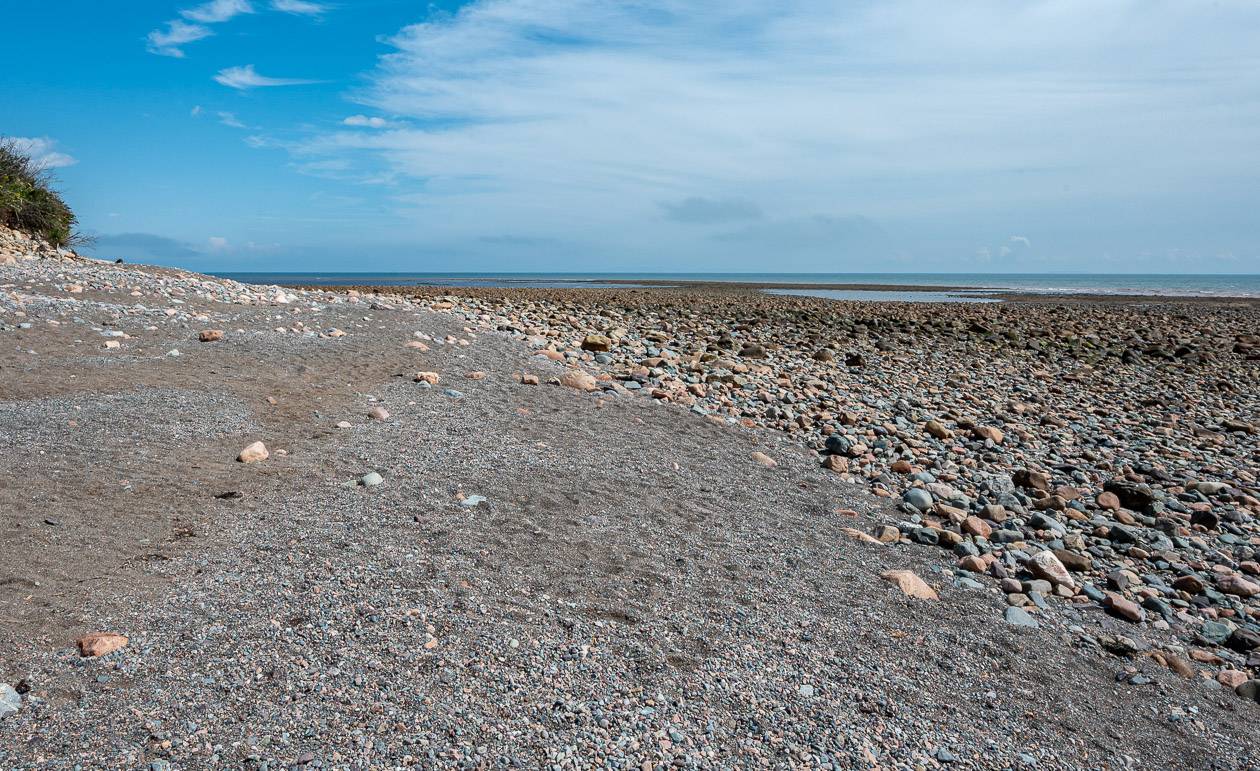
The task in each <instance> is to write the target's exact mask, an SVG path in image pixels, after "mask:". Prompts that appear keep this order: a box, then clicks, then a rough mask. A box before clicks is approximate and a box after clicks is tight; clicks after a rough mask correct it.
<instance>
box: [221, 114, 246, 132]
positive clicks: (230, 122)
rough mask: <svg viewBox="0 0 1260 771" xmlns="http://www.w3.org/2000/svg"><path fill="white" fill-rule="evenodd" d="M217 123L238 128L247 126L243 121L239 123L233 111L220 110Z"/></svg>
mask: <svg viewBox="0 0 1260 771" xmlns="http://www.w3.org/2000/svg"><path fill="white" fill-rule="evenodd" d="M219 123H222V124H223V125H224V126H229V127H231V128H238V129H243V128H248V126H246V125H245V124H244V123H241V121H240V119H239V118H237V117H236V113H234V112H220V113H219Z"/></svg>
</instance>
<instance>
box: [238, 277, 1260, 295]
mask: <svg viewBox="0 0 1260 771" xmlns="http://www.w3.org/2000/svg"><path fill="white" fill-rule="evenodd" d="M218 275H221V276H223V277H224V278H231V279H235V280H237V281H242V282H245V283H251V284H282V285H299V284H300V285H315V286H335V285H345V284H355V285H361V286H449V287H475V286H496V287H543V288H560V287H574V288H577V287H588V288H608V287H622V288H625V287H628V286H631V287H632V286H635V285H636V284H634V282H636V281H665V282H672V281H678V282H686V281H722V282H747V283H759V284H796V285H815V286H820V287H822V286H825V285H829V284H830V285H836V284H840V285H853V286H846V287H845V288H843V289H838V288H834V287H831V288H819V289H806V288H799V287H798V288H793V289H791V290H786V289H774V290H769V291H774V292H783V293H791V294H809V295H815V296H822V297H832V298H835V299H855V300H893V301H896V300H907V301H911V300H912V301H917V302H960V301H963V302H965V301H973V302H974V301H981V300H984V299H985V297H984V294H985V292H984V290H991V291H992V290H1013V291H1018V292H1028V293H1033V294H1058V293H1086V294H1102V295H1108V294H1111V295H1172V296H1181V297H1256V298H1260V274H1136V273H1135V274H1093V273H221V274H218ZM610 281H618V282H630V283H629V284H626V283H618V284H611V283H609V282H610ZM639 286H642V285H639ZM903 286H904V287H925V288H926V287H942V288H948V290H949V291H942V290H932V291H907V290H902V291H897V290H895V289H894V287H903ZM958 290H964V291H958ZM965 290H979V291H965Z"/></svg>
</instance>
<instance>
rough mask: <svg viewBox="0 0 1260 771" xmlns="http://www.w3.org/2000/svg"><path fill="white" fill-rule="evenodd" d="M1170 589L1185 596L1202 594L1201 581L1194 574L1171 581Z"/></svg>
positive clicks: (1202, 586)
mask: <svg viewBox="0 0 1260 771" xmlns="http://www.w3.org/2000/svg"><path fill="white" fill-rule="evenodd" d="M1172 588H1174V589H1176V590H1177V591H1179V592H1185V593H1186V594H1203V589H1204V585H1203V580H1202V579H1201V578H1199V577H1198V576H1196V575H1194V574H1190V575H1185V576H1180V577H1178V578H1175V579H1173V582H1172Z"/></svg>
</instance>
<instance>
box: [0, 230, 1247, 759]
mask: <svg viewBox="0 0 1260 771" xmlns="http://www.w3.org/2000/svg"><path fill="white" fill-rule="evenodd" d="M1006 300H1007V301H1005V302H1000V303H985V304H967V303H952V304H931V303H866V302H850V301H835V300H826V299H819V298H810V297H798V296H785V295H779V296H771V295H767V294H764V293H761V292H759V291H757V290H756V288H751V287H739V286H730V287H722V288H714V287H705V286H700V285H689V286H683V287H664V286H662V287H635V288H629V287H628V288H609V289H494V288H476V289H466V290H459V289H452V288H449V287H447V288H440V289H437V288H431V289H425V288H418V287H372V288H368V287H359V288H355V287H342V288H337V289H330V288H327V287H321V288H318V289H302V288H296V287H279V286H255V285H247V284H240V283H236V282H232V281H227V280H222V279H214V278H210V277H206V276H200V275H197V274H191V273H186V272H182V271H176V270H170V269H161V268H150V267H145V266H134V265H130V264H115V263H110V262H101V261H96V260H90V259H86V258H82V257H79V256H77V255H75V254H73V253H72V252H69V251H67V250H56V249H52V248H51V247H47V245H44V244H41V243H39V242H38V241H34V240H31V239H29V238H27V237H25V236H22V235H20V234H16V233H14V232H12V231H7V230H5V231H0V443H2V444H3V446H4V447H5V452H4V453H3V454H2V457H0V517H2V518H3V519H0V530H2V531H3V534H4V537H3V538H2V539H0V767H3V768H14V769H27V768H30V769H34V768H66V769H71V768H151V769H169V768H256V769H263V768H266V769H278V768H338V769H340V768H346V769H352V768H406V767H419V768H561V769H563V768H591V767H606V768H633V769H664V768H667V767H679V768H765V767H770V768H831V769H847V768H881V769H903V768H904V769H934V768H975V769H991V768H1011V769H1023V768H1037V769H1045V768H1049V769H1058V768H1064V769H1067V768H1098V769H1138V768H1155V769H1162V768H1215V769H1226V768H1228V769H1247V768H1255V767H1257V764H1260V740H1258V738H1257V737H1258V736H1260V732H1257V730H1256V727H1257V725H1260V723H1258V721H1260V519H1258V518H1260V482H1258V481H1257V478H1258V476H1260V387H1257V382H1258V380H1260V378H1257V374H1258V373H1260V301H1256V300H1247V299H1241V300H1233V301H1196V302H1188V301H1182V300H1178V299H1176V298H1158V297H1147V298H1138V299H1134V298H1123V299H1120V300H1106V299H1102V298H1088V297H1086V298H1082V297H1074V298H1058V297H1051V298H1021V297H1017V296H1010V297H1007V298H1006Z"/></svg>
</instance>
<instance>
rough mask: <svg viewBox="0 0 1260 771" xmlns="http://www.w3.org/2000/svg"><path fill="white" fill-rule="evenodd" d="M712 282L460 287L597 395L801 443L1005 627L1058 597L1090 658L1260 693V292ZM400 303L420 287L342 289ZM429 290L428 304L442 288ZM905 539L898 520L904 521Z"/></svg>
mask: <svg viewBox="0 0 1260 771" xmlns="http://www.w3.org/2000/svg"><path fill="white" fill-rule="evenodd" d="M742 288H743V289H744V291H742V292H741V291H740V289H741V287H734V286H724V287H721V288H720V291H711V292H710V291H704V290H703V289H700V290H698V289H697V288H696V287H685V288H682V289H677V290H666V289H663V288H662V289H657V290H655V291H642V290H640V291H634V292H629V291H624V290H623V291H619V292H607V291H599V290H569V291H564V292H557V291H551V290H494V289H480V290H467V291H466V292H465V293H464V295H463V296H445V295H443V296H439V297H438V298H437V301H436V303H434V304H435V305H437V306H440V307H442V308H444V309H447V308H448V306H449V309H450V310H454V311H456V312H459V313H461V314H463V315H464V316H465V317H466V318H469V319H470V320H475V321H477V322H478V323H481V324H484V325H488V326H492V327H494V328H495V329H498V330H500V331H506V332H510V333H513V334H516V335H519V336H522V337H523V338H524V339H525V340H526V342H527V344H529V345H531V346H533V347H534V348H536V349H538V351H539V353H538V354H537V355H540V356H546V357H548V358H551V359H556V360H561V361H566V362H568V363H570V364H574V365H578V366H584V367H586V368H588V369H589V370H590V371H591V372H592V374H594V375H596V380H595V381H594V382H593V383H592V384H591V386H590V387H591V388H592V389H595V388H598V389H602V390H606V391H609V392H613V393H618V394H623V395H629V394H641V395H647V396H650V398H653V399H658V400H662V401H667V402H671V403H675V404H678V405H680V406H683V407H686V408H688V409H690V410H691V411H693V412H695V413H697V414H700V415H704V416H707V417H709V418H710V419H713V420H719V421H723V422H729V423H738V424H740V425H744V426H747V427H754V426H757V427H767V428H774V429H778V430H781V431H785V432H788V433H790V434H792V435H794V436H796V437H798V439H799V440H800V441H802V442H803V443H805V444H807V445H809V446H811V447H813V448H814V449H815V450H817V451H818V453H819V457H820V462H821V464H822V465H823V467H825V468H827V469H829V470H831V471H833V472H835V473H837V474H839V475H841V476H842V477H843V478H844V479H846V480H849V481H852V482H855V483H860V484H865V485H869V486H870V488H871V490H872V491H873V492H874V493H875V494H876V495H880V496H885V497H889V498H892V499H895V500H898V501H899V502H900V504H899V508H900V511H901V513H902V514H903V515H904V516H903V517H902V518H900V519H899V520H898V521H897V522H893V523H889V524H890V527H886V528H884V529H883V530H881V531H880V533H879V538H880V540H882V541H884V542H887V543H892V542H899V543H914V544H921V545H926V546H933V547H938V548H940V549H942V550H944V551H945V552H947V553H951V554H952V555H953V556H954V557H956V558H957V560H956V563H955V566H954V570H955V572H956V574H957V575H958V576H959V577H960V579H963V578H968V577H970V575H971V574H976V575H984V576H988V577H990V578H992V579H994V580H995V581H997V583H998V586H999V587H1000V589H1001V591H1002V592H1003V593H1005V594H1006V600H1007V602H1008V604H1009V605H1010V607H1011V608H1012V609H1013V610H1008V611H1007V614H1006V617H1007V619H1008V620H1009V621H1011V622H1012V623H1018V624H1036V623H1037V622H1036V620H1035V616H1034V615H1030V614H1029V613H1028V612H1027V610H1032V611H1033V612H1034V613H1038V612H1040V611H1044V610H1047V609H1048V608H1049V606H1050V604H1051V603H1052V602H1054V601H1056V600H1063V601H1066V603H1067V607H1065V608H1064V611H1065V612H1066V613H1067V618H1069V619H1070V620H1073V621H1080V620H1082V619H1084V618H1086V617H1088V613H1086V614H1084V615H1082V612H1081V611H1088V610H1089V609H1091V608H1100V609H1102V610H1105V611H1106V612H1107V613H1108V614H1110V615H1111V616H1114V617H1115V618H1118V619H1120V620H1122V621H1124V622H1127V623H1131V624H1140V625H1143V626H1147V625H1149V627H1150V628H1151V629H1152V630H1154V631H1156V632H1160V633H1165V634H1164V635H1162V636H1161V637H1157V638H1153V639H1152V640H1150V641H1142V642H1139V641H1137V640H1134V639H1133V638H1132V637H1131V636H1129V634H1128V630H1127V629H1126V627H1124V626H1123V625H1121V626H1116V625H1104V626H1103V627H1102V629H1101V630H1087V629H1085V628H1083V627H1080V626H1079V625H1076V626H1075V628H1074V629H1073V630H1072V631H1073V633H1074V634H1075V635H1076V638H1077V639H1076V641H1075V644H1080V645H1087V646H1097V647H1100V648H1102V649H1104V650H1108V651H1112V652H1116V653H1118V654H1120V655H1125V656H1127V655H1133V654H1137V653H1140V654H1144V655H1150V656H1151V657H1153V658H1155V659H1156V660H1158V661H1160V662H1161V663H1164V664H1166V665H1167V666H1168V667H1169V668H1171V669H1174V670H1176V671H1179V672H1182V673H1192V672H1196V671H1198V670H1196V668H1195V667H1193V666H1191V665H1190V664H1188V663H1187V662H1188V661H1193V662H1196V663H1197V664H1205V665H1207V667H1206V668H1202V671H1198V674H1199V675H1200V676H1205V677H1215V679H1216V681H1217V682H1218V683H1220V684H1221V685H1222V686H1224V687H1226V688H1229V689H1235V690H1237V691H1238V694H1239V695H1240V696H1241V697H1243V698H1246V699H1256V698H1260V693H1257V690H1256V688H1257V683H1256V679H1255V678H1256V676H1257V673H1258V672H1260V669H1258V668H1260V625H1258V622H1260V562H1258V560H1260V519H1257V515H1260V485H1258V483H1257V477H1258V476H1260V428H1257V425H1258V421H1260V387H1257V382H1260V302H1251V303H1247V302H1241V301H1237V302H1234V303H1228V304H1225V305H1222V306H1219V307H1210V308H1209V307H1202V306H1192V305H1190V304H1183V303H1181V302H1178V301H1176V300H1173V299H1167V298H1164V299H1160V298H1147V300H1146V302H1145V303H1143V304H1142V305H1141V306H1133V305H1131V304H1129V303H1125V304H1124V305H1114V304H1110V303H1098V302H1094V303H1090V304H1088V305H1079V304H1074V305H1071V306H1067V305H1062V304H1059V303H1054V302H1023V303H1020V304H1008V305H996V306H995V305H970V306H969V305H950V306H943V305H936V304H927V303H921V304H920V303H896V304H893V303H887V304H874V303H857V302H839V301H829V300H813V299H810V298H785V297H781V296H780V297H765V296H763V295H761V294H759V293H757V292H756V291H755V290H756V288H755V287H751V286H750V287H742ZM350 291H353V292H356V293H358V294H359V295H360V296H362V294H363V292H364V291H371V292H374V293H384V294H392V295H398V294H401V295H404V296H407V297H410V298H412V299H413V301H420V302H423V300H422V299H421V298H422V297H423V294H417V292H416V290H415V289H414V288H412V289H405V288H394V289H385V290H381V289H380V288H375V289H372V290H366V289H362V288H361V289H359V290H353V289H352V290H350ZM434 291H436V290H428V291H427V292H426V293H428V294H432V293H433V292H434ZM893 528H895V530H894V529H893Z"/></svg>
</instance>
